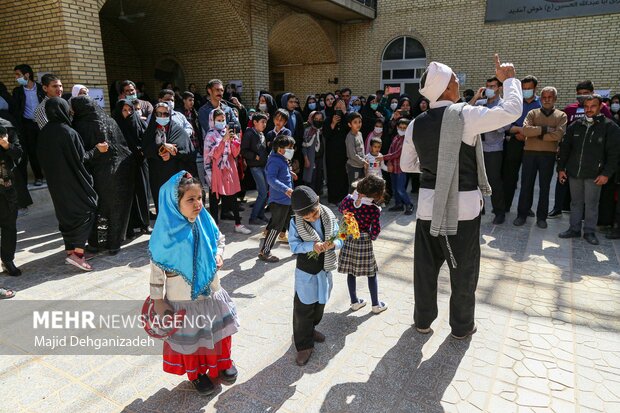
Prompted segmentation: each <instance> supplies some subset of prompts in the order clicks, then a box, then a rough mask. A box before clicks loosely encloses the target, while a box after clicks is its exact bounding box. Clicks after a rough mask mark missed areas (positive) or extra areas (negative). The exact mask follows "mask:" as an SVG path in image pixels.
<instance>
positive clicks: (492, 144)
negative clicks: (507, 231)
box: [472, 77, 512, 225]
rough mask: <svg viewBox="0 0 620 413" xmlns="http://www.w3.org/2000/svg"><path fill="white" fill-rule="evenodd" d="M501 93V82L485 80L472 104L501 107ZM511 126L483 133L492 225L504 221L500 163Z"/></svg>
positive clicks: (492, 79)
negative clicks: (493, 216)
mask: <svg viewBox="0 0 620 413" xmlns="http://www.w3.org/2000/svg"><path fill="white" fill-rule="evenodd" d="M483 92H484V93H485V95H486V97H487V98H486V100H479V99H480V98H481V97H482V93H483ZM501 93H502V82H500V81H499V79H498V78H496V77H492V78H490V79H487V84H486V87H481V88H480V89H478V93H476V95H475V96H474V97H473V99H472V102H475V104H476V105H477V106H486V107H487V108H489V109H491V108H494V107H496V106H498V105H501V104H502V102H503V99H502V98H501V97H500V95H501ZM511 126H512V125H511V124H509V125H506V126H503V127H501V128H499V129H497V130H493V131H490V132H486V133H483V134H482V135H481V139H482V149H483V151H484V166H485V169H486V173H487V177H488V178H489V183H490V184H491V190H492V195H491V205H492V206H493V214H495V218H494V219H493V224H494V225H501V224H503V223H504V221H506V211H505V205H504V190H503V185H504V184H503V182H502V161H503V158H504V139H505V136H506V132H507V131H508V130H509V129H510V128H511Z"/></svg>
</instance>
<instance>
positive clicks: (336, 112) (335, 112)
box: [334, 109, 344, 117]
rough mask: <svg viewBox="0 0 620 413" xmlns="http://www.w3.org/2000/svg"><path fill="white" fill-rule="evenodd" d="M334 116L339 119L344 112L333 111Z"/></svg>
mask: <svg viewBox="0 0 620 413" xmlns="http://www.w3.org/2000/svg"><path fill="white" fill-rule="evenodd" d="M334 115H335V116H340V117H342V115H344V112H342V111H341V110H340V109H336V110H335V111H334Z"/></svg>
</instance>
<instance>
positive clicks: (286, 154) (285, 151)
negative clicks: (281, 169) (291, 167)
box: [284, 149, 295, 161]
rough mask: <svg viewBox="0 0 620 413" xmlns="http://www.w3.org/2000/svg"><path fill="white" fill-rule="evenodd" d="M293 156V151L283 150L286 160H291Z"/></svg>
mask: <svg viewBox="0 0 620 413" xmlns="http://www.w3.org/2000/svg"><path fill="white" fill-rule="evenodd" d="M293 155H295V149H285V150H284V157H285V158H286V159H288V160H289V161H290V160H291V159H293Z"/></svg>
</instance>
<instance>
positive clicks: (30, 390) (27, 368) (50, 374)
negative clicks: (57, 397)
mask: <svg viewBox="0 0 620 413" xmlns="http://www.w3.org/2000/svg"><path fill="white" fill-rule="evenodd" d="M0 385H1V386H2V393H3V400H2V402H3V405H5V406H18V407H28V406H32V405H35V404H36V403H39V402H41V401H42V400H44V399H46V398H47V397H48V396H49V395H51V394H52V393H54V392H56V391H58V390H59V389H61V388H63V387H65V386H66V385H67V376H65V375H63V374H62V373H60V372H59V371H58V370H56V369H51V368H48V367H46V366H44V365H42V364H40V363H38V362H36V361H35V362H32V363H28V364H25V365H24V366H22V367H21V368H18V369H16V370H14V371H12V372H11V373H10V374H4V375H2V376H0Z"/></svg>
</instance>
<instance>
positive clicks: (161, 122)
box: [155, 117, 170, 126]
mask: <svg viewBox="0 0 620 413" xmlns="http://www.w3.org/2000/svg"><path fill="white" fill-rule="evenodd" d="M155 122H157V123H158V124H159V125H161V126H166V125H167V124H169V123H170V118H169V117H167V118H159V117H158V118H156V119H155Z"/></svg>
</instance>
